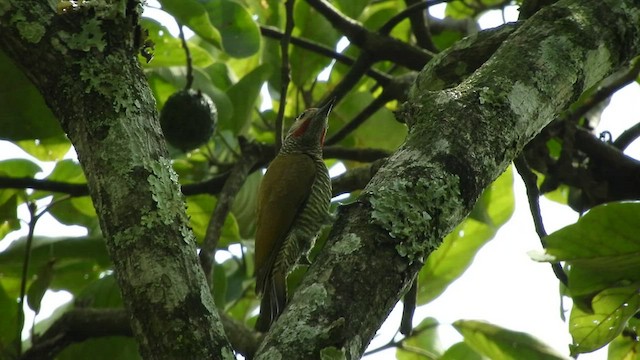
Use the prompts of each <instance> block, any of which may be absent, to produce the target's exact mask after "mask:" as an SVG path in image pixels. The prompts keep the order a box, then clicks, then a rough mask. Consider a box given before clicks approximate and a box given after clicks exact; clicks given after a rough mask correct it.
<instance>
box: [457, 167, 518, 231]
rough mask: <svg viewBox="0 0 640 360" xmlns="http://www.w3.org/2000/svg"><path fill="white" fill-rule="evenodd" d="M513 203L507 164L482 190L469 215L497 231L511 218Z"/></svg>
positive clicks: (510, 177)
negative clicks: (494, 179)
mask: <svg viewBox="0 0 640 360" xmlns="http://www.w3.org/2000/svg"><path fill="white" fill-rule="evenodd" d="M515 205H516V202H515V197H514V195H513V170H512V167H511V166H509V167H508V168H507V170H505V172H504V173H502V175H500V176H499V177H498V178H497V179H496V181H494V182H493V183H492V184H491V185H490V186H489V187H487V188H486V189H485V190H484V192H483V193H482V195H481V196H480V199H478V201H477V202H476V205H475V206H474V208H473V210H472V211H471V214H469V217H470V218H472V219H474V220H477V221H479V222H481V223H484V224H485V225H487V226H489V227H491V228H492V229H493V230H494V232H497V231H498V230H499V229H500V227H501V226H502V225H504V224H505V223H506V222H507V221H508V220H509V219H510V218H511V215H513V211H514V210H515Z"/></svg>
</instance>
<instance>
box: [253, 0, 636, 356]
mask: <svg viewBox="0 0 640 360" xmlns="http://www.w3.org/2000/svg"><path fill="white" fill-rule="evenodd" d="M633 4H634V1H633V0H626V1H624V0H623V2H622V3H620V0H597V1H596V0H561V1H560V2H558V4H556V5H553V6H550V7H547V8H545V9H542V10H541V11H539V12H537V13H536V14H535V15H534V16H532V17H531V18H530V19H528V20H527V21H526V22H524V23H523V24H522V25H519V29H518V31H516V32H514V33H513V34H512V35H511V36H510V37H509V39H508V41H505V42H504V44H502V46H500V47H499V49H498V50H497V51H496V52H495V54H493V56H492V57H491V59H490V60H488V61H486V62H485V63H483V66H481V67H479V68H477V70H475V72H474V73H473V74H472V75H471V76H468V77H466V79H465V80H464V81H463V82H462V83H460V84H459V85H458V86H455V87H450V88H446V89H445V90H442V91H438V90H435V91H434V90H432V89H433V88H434V87H436V86H437V84H434V82H433V81H432V80H433V79H434V78H435V79H438V77H437V75H438V73H436V72H435V71H434V70H433V69H434V67H437V64H441V63H445V62H447V60H446V59H445V58H444V57H446V56H447V54H453V53H454V52H448V53H446V54H441V55H439V56H438V58H436V59H434V61H433V62H432V63H430V64H429V65H428V66H427V67H426V68H425V69H424V70H423V71H422V72H421V73H420V74H419V75H418V79H417V80H416V86H415V87H414V88H413V89H412V90H411V91H410V94H409V99H408V100H407V102H406V104H405V105H404V106H403V108H402V109H401V110H400V111H399V112H398V114H397V115H398V117H399V118H400V119H402V120H404V121H405V123H406V124H407V125H408V126H409V133H408V136H407V139H406V141H405V143H404V144H403V145H402V146H401V148H400V149H399V150H398V151H397V152H396V153H394V154H393V155H392V156H390V157H389V159H388V160H387V161H386V162H385V164H384V165H383V166H382V167H381V168H380V170H379V171H378V172H377V173H376V175H375V176H374V177H373V178H372V180H371V181H370V182H369V184H368V185H367V187H366V188H365V190H364V191H363V193H362V195H361V196H360V197H359V199H358V200H357V201H355V202H354V203H351V204H349V205H346V206H343V207H341V208H340V210H339V213H338V218H337V220H336V222H335V223H334V225H333V228H332V230H331V232H330V234H329V237H328V239H327V242H326V245H325V247H324V249H323V250H322V251H321V252H320V253H319V254H318V256H317V258H316V259H315V262H314V263H313V264H312V265H311V266H310V268H309V270H308V271H307V273H306V275H305V277H304V279H303V280H302V283H301V284H300V285H299V287H298V288H297V290H296V292H295V293H294V294H293V296H292V298H291V301H290V303H289V305H288V306H287V308H285V310H284V312H283V313H282V315H281V316H280V318H279V319H278V320H277V321H276V322H275V323H274V324H273V326H272V328H271V331H270V332H269V333H268V334H267V336H266V338H265V340H264V341H263V342H262V344H261V345H260V348H259V349H258V352H257V354H256V357H255V359H267V358H269V355H270V354H273V353H276V352H277V353H278V354H279V355H280V356H281V357H282V358H286V359H308V358H317V357H319V356H320V354H321V352H322V349H326V348H328V347H333V348H337V350H338V351H342V352H343V354H344V356H345V357H346V358H359V357H360V356H361V355H362V353H363V351H364V349H365V348H366V346H367V344H368V343H369V341H370V339H371V338H372V337H373V336H374V334H375V332H376V330H377V329H378V328H379V326H380V325H381V323H382V321H383V320H384V318H385V317H386V316H387V315H388V313H389V311H390V309H391V307H393V306H394V305H395V304H396V302H397V301H398V297H399V294H403V293H404V292H405V291H406V290H407V288H408V286H409V284H410V281H411V280H412V279H413V278H414V277H415V275H416V274H417V272H418V271H419V269H420V267H421V262H420V260H421V259H424V258H425V257H426V256H428V254H429V253H431V252H432V251H433V250H434V249H435V248H437V246H438V245H439V243H440V241H441V239H442V238H443V237H444V236H445V235H446V234H447V233H448V232H449V231H450V230H451V229H453V228H454V227H455V226H456V225H457V224H458V223H460V222H461V221H462V220H463V219H464V218H465V217H466V216H467V214H469V212H470V211H471V209H472V207H473V205H474V204H475V202H476V200H477V198H478V197H479V196H480V194H481V192H482V190H483V189H485V188H486V187H487V186H488V185H489V184H491V182H492V181H493V180H494V179H495V178H497V177H498V176H499V175H500V174H501V173H502V172H503V171H504V170H505V168H506V167H507V166H508V165H509V164H510V163H511V161H512V160H513V158H514V157H515V156H516V155H517V154H518V153H519V152H520V151H521V150H522V148H523V147H524V146H525V144H527V143H528V142H529V141H530V140H531V139H532V138H533V137H534V136H535V135H536V134H537V133H538V132H539V131H540V130H541V129H542V128H543V127H545V126H546V125H547V124H548V123H550V122H551V121H553V120H554V119H555V118H557V116H558V115H559V114H560V113H562V112H563V111H564V110H565V109H566V108H567V107H568V106H569V105H570V104H572V103H573V102H575V101H576V100H577V99H578V97H579V96H580V95H581V93H582V92H583V91H585V90H586V89H587V88H590V87H591V86H593V85H594V84H595V83H596V82H597V81H599V80H600V79H601V78H603V77H605V76H607V75H608V74H610V73H612V72H613V71H615V70H616V69H617V68H618V67H619V66H621V64H623V63H625V62H628V61H629V57H630V56H631V54H635V53H639V52H640V24H639V23H638V22H637V21H634V19H637V18H638V17H640V10H639V9H637V7H634V6H633ZM622 9H624V10H622ZM629 9H634V10H633V11H630V10H629ZM575 12H578V13H580V14H581V16H580V18H579V19H577V18H575V17H573V16H572V15H571V14H574V13H575ZM612 24H615V25H612ZM502 30H504V29H502ZM496 31H500V30H496ZM567 39H569V40H567ZM465 43H466V44H469V43H470V42H465ZM461 46H462V45H461ZM458 49H459V48H458ZM593 49H599V50H598V51H601V52H602V53H603V54H607V59H609V61H606V62H598V64H597V65H596V64H592V63H593V61H592V59H593V51H594V50H593ZM525 52H526V54H527V56H522V54H523V53H525ZM549 52H553V54H557V56H554V57H551V58H550V57H549V56H548V55H549ZM449 60H450V59H449ZM550 61H551V62H554V61H555V62H557V63H555V65H557V67H556V66H553V65H554V64H550V63H549V62H550ZM559 68H561V69H562V71H561V72H558V71H555V70H556V69H559ZM498 74H499V75H498ZM434 76H435V77H434ZM458 76H459V75H458ZM497 76H499V78H496V77H497ZM439 83H440V86H442V84H443V83H444V84H446V85H448V84H451V82H448V81H440V82H439ZM344 299H349V301H344Z"/></svg>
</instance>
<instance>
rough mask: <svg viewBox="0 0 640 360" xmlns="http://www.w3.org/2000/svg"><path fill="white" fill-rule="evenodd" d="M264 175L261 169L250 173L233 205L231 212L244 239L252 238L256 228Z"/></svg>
mask: <svg viewBox="0 0 640 360" xmlns="http://www.w3.org/2000/svg"><path fill="white" fill-rule="evenodd" d="M262 177H263V175H262V173H261V172H260V171H256V172H254V173H253V174H251V175H249V176H248V177H247V180H246V181H245V182H244V184H242V187H241V188H240V191H239V192H238V194H237V195H236V198H235V200H234V202H233V206H232V207H231V212H232V213H233V215H234V217H235V218H236V220H237V221H238V226H239V227H240V235H241V236H242V238H244V239H249V238H252V237H253V235H254V233H255V230H256V211H257V210H256V206H257V204H258V189H259V187H260V182H261V181H262Z"/></svg>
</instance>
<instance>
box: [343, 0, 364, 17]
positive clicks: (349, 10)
mask: <svg viewBox="0 0 640 360" xmlns="http://www.w3.org/2000/svg"><path fill="white" fill-rule="evenodd" d="M369 2H370V0H337V1H336V2H335V4H336V7H337V8H338V9H339V10H340V12H342V13H343V14H345V15H347V16H348V17H350V18H352V19H357V18H358V17H360V14H362V12H363V11H364V9H365V8H366V7H367V5H369Z"/></svg>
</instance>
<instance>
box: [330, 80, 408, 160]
mask: <svg viewBox="0 0 640 360" xmlns="http://www.w3.org/2000/svg"><path fill="white" fill-rule="evenodd" d="M372 101H373V95H371V93H370V92H368V91H359V92H351V93H349V94H348V95H347V96H346V97H345V98H344V100H343V101H342V102H341V103H340V105H339V106H338V107H337V108H336V109H335V110H334V111H333V112H332V114H331V121H330V124H329V135H328V136H330V135H331V134H332V133H333V132H336V131H338V130H339V129H340V128H341V127H342V125H343V124H346V123H348V122H349V121H351V120H352V119H353V118H354V117H355V116H356V115H358V113H360V112H361V111H362V110H363V109H364V108H365V107H366V106H367V105H368V104H369V103H371V102H372ZM338 124H340V125H338ZM406 136H407V127H406V126H405V125H404V124H401V123H399V122H398V121H396V119H395V117H394V116H393V113H392V112H391V111H390V110H389V109H387V108H386V107H382V108H381V109H380V110H378V111H377V112H376V113H375V114H373V115H372V116H371V117H369V119H367V121H366V122H365V123H364V124H362V125H361V126H360V127H358V129H356V131H355V132H353V133H352V134H351V135H350V136H348V137H347V139H345V140H344V141H343V142H346V141H349V140H350V143H349V145H353V146H355V147H362V148H367V147H373V148H379V149H387V150H395V149H397V148H398V146H399V145H400V144H402V142H403V141H404V139H405V138H406Z"/></svg>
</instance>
